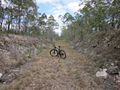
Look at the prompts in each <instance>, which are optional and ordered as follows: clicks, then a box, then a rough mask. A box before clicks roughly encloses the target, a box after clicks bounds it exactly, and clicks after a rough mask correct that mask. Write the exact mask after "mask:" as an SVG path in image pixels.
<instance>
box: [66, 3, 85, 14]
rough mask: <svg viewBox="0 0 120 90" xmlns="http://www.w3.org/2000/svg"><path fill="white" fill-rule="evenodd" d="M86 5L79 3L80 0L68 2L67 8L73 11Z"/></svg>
mask: <svg viewBox="0 0 120 90" xmlns="http://www.w3.org/2000/svg"><path fill="white" fill-rule="evenodd" d="M83 7H84V4H83V5H79V2H70V3H68V4H67V6H66V8H68V9H69V10H71V11H73V12H77V11H78V10H79V9H82V8H83Z"/></svg>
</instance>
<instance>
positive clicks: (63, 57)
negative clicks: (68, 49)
mask: <svg viewBox="0 0 120 90" xmlns="http://www.w3.org/2000/svg"><path fill="white" fill-rule="evenodd" d="M60 58H62V59H65V58H66V53H65V51H64V50H60Z"/></svg>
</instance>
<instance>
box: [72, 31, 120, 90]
mask: <svg viewBox="0 0 120 90" xmlns="http://www.w3.org/2000/svg"><path fill="white" fill-rule="evenodd" d="M72 47H73V48H74V49H76V50H77V51H78V52H80V53H83V54H85V55H86V56H87V58H88V60H90V61H89V62H91V66H93V68H94V70H93V72H94V74H95V73H96V71H98V69H99V68H107V73H108V74H109V75H113V76H114V75H117V77H118V79H119V77H120V75H119V72H120V30H113V31H108V32H98V33H93V34H88V35H86V36H85V37H84V39H83V40H82V41H80V40H78V42H76V43H73V42H72ZM111 63H113V64H114V67H111ZM118 75H119V76H118ZM113 76H111V77H113ZM111 77H109V79H108V80H107V81H106V84H109V83H110V82H115V83H114V85H116V81H115V80H114V79H113V78H111ZM109 80H111V81H110V82H108V81H109ZM118 82H119V80H118ZM102 84H103V82H101V85H102ZM119 84H120V83H119ZM114 85H111V88H112V87H114ZM108 87H109V86H108ZM117 87H118V86H117ZM105 90H116V89H105Z"/></svg>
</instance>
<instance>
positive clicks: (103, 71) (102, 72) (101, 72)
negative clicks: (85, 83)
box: [96, 69, 108, 79]
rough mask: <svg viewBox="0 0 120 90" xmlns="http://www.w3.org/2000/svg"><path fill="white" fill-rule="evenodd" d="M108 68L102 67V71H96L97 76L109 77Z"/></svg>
mask: <svg viewBox="0 0 120 90" xmlns="http://www.w3.org/2000/svg"><path fill="white" fill-rule="evenodd" d="M106 71H107V69H100V71H97V72H96V77H103V78H105V79H106V78H107V76H108V74H107V72H106Z"/></svg>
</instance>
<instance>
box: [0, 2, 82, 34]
mask: <svg viewBox="0 0 120 90" xmlns="http://www.w3.org/2000/svg"><path fill="white" fill-rule="evenodd" d="M1 1H2V4H3V5H6V4H5V2H4V0H1ZM83 1H84V0H36V3H37V6H38V11H39V12H40V13H46V14H47V15H48V16H49V15H53V16H54V18H55V19H56V21H57V22H58V23H59V28H58V29H56V30H55V32H57V33H58V34H59V35H60V34H61V27H62V25H63V24H62V21H61V19H60V18H59V15H64V14H65V13H66V12H69V13H70V14H72V15H73V14H74V13H75V12H77V11H78V10H79V9H82V8H83V7H84V4H81V3H82V2H83Z"/></svg>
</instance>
